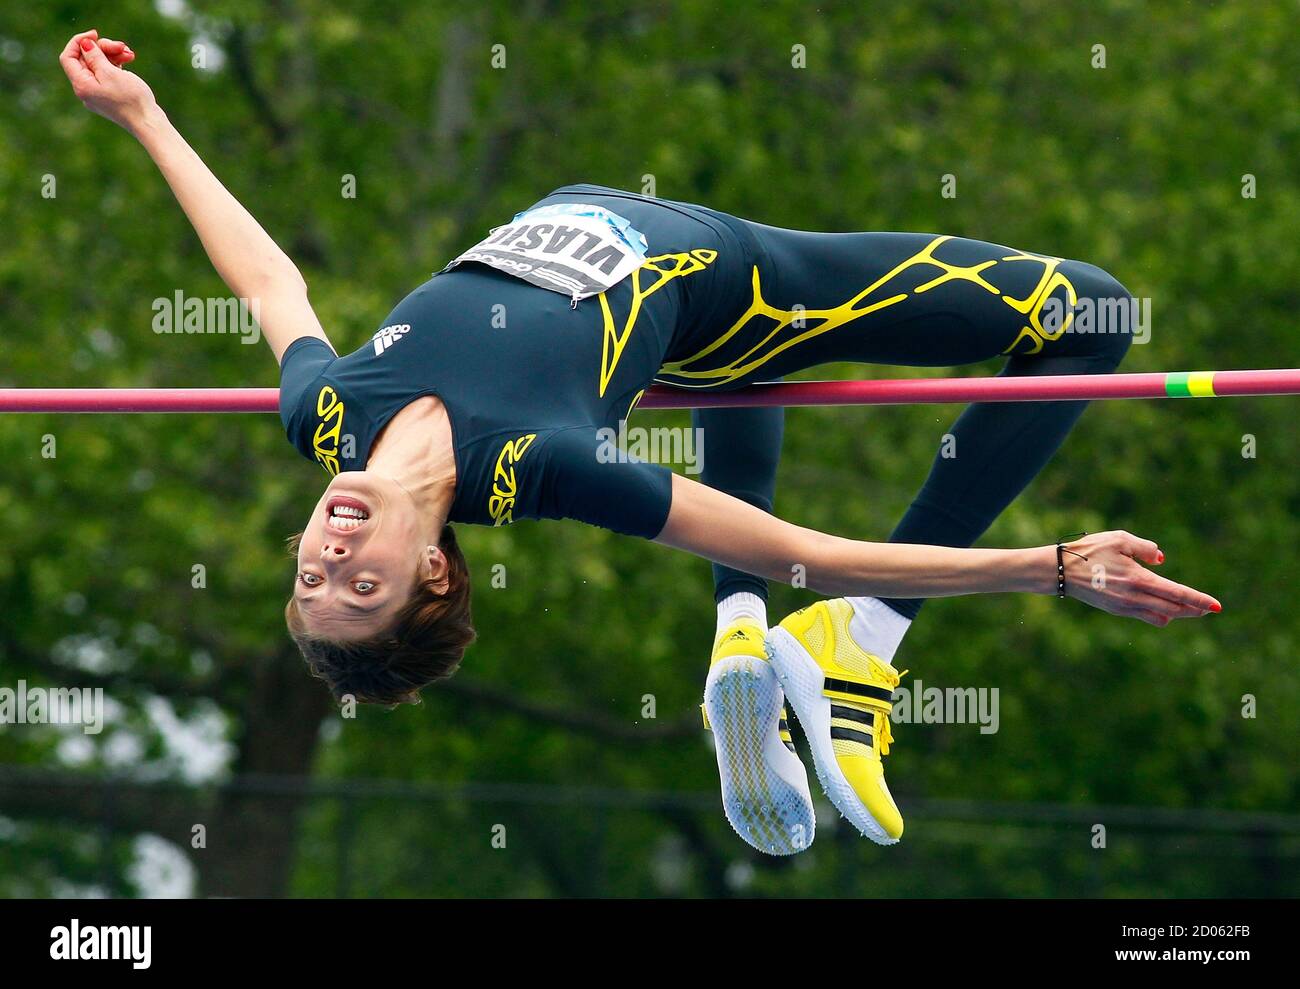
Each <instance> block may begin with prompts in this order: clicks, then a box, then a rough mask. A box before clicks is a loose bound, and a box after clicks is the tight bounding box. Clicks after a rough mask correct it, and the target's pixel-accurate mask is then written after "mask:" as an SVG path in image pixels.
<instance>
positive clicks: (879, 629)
mask: <svg viewBox="0 0 1300 989" xmlns="http://www.w3.org/2000/svg"><path fill="white" fill-rule="evenodd" d="M845 600H846V601H848V602H849V604H851V605H853V618H852V620H850V622H849V632H850V633H851V634H852V635H853V639H854V641H855V642H857V644H858V645H860V646H861V647H862V648H863V649H865V650H866V651H867V652H869V653H874V654H875V655H877V656H879V657H880V658H881V659H883V660H884V661H885V662H886V663H892V662H893V661H894V653H896V652H897V651H898V646H899V643H901V642H902V641H903V636H905V635H906V634H907V630H908V629H909V628H911V626H912V619H910V618H904V617H903V616H902V615H900V614H899V613H898V612H897V611H895V610H894V609H893V608H891V607H890V606H889V605H887V604H885V602H884V601H881V600H880V598H845Z"/></svg>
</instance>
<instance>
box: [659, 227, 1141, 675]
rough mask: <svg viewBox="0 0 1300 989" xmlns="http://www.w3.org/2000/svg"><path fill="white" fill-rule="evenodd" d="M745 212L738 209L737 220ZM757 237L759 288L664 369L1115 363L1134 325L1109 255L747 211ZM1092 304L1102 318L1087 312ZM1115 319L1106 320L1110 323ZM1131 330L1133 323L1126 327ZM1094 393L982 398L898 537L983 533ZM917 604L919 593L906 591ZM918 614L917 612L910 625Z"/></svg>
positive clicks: (752, 372)
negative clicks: (757, 217)
mask: <svg viewBox="0 0 1300 989" xmlns="http://www.w3.org/2000/svg"><path fill="white" fill-rule="evenodd" d="M733 222H734V221H733ZM739 222H740V223H741V224H743V227H744V229H745V230H747V231H748V232H749V233H750V234H751V236H752V238H753V243H754V264H753V271H752V275H753V281H754V285H753V294H752V303H751V305H750V307H749V309H748V311H746V312H745V313H744V314H742V315H741V316H740V317H739V318H738V319H737V320H736V321H735V322H734V323H733V325H732V326H731V327H729V328H728V329H727V330H726V331H724V332H723V333H722V334H720V335H719V336H717V337H716V338H715V339H714V340H713V341H711V342H710V344H709V345H708V346H707V347H704V348H700V349H699V350H698V351H697V352H696V353H695V354H693V355H690V356H688V357H686V358H685V359H684V360H678V361H675V362H674V363H672V364H669V365H668V366H666V367H665V369H664V372H663V374H662V377H663V380H666V381H670V382H673V383H677V384H683V385H687V386H697V387H698V386H714V387H716V386H718V385H722V386H731V385H735V384H743V383H746V382H748V381H752V380H756V379H759V378H771V377H775V376H777V375H782V374H786V373H789V372H791V371H794V370H801V369H804V368H807V367H811V366H813V365H816V364H821V363H828V362H833V361H862V362H869V363H878V364H899V365H912V366H939V365H954V364H965V363H971V362H974V361H981V360H986V359H989V358H991V357H995V356H997V355H999V354H1007V355H1014V356H1010V358H1009V360H1008V361H1007V364H1006V367H1005V368H1004V369H1003V371H1002V373H1003V374H1010V375H1032V374H1090V373H1106V372H1109V371H1113V370H1114V369H1115V368H1116V367H1117V366H1118V365H1119V363H1120V361H1121V360H1122V358H1123V356H1124V353H1125V352H1126V351H1127V349H1128V346H1129V343H1130V342H1131V339H1132V333H1131V330H1132V327H1131V326H1129V325H1128V324H1127V323H1124V324H1123V325H1120V326H1117V325H1114V322H1115V320H1111V321H1110V324H1109V325H1099V320H1098V318H1097V317H1098V314H1105V313H1111V314H1116V315H1125V314H1127V313H1128V311H1129V310H1128V308H1127V303H1128V302H1129V301H1130V298H1131V297H1130V296H1129V294H1128V292H1127V291H1126V290H1125V289H1124V287H1123V286H1122V285H1120V284H1119V283H1118V282H1117V281H1116V280H1115V279H1114V278H1112V277H1111V276H1110V275H1108V274H1107V273H1106V272H1104V271H1102V270H1101V269H1100V268H1097V267H1095V266H1093V265H1089V264H1084V263H1081V262H1077V261H1068V260H1062V259H1060V258H1055V257H1050V256H1045V255H1036V254H1028V253H1025V252H1022V251H1017V250H1013V249H1011V248H1007V247H1002V246H1000V245H996V244H988V243H984V242H981V241H972V240H964V239H961V238H952V237H937V236H934V235H931V234H901V233H849V234H826V233H811V232H807V231H796V230H783V229H780V228H776V227H768V226H764V225H762V224H755V223H750V222H748V221H739ZM1076 310H1078V311H1080V312H1083V311H1085V310H1086V311H1088V312H1090V314H1091V318H1090V319H1089V320H1088V324H1087V327H1086V328H1087V329H1088V330H1090V331H1091V332H1078V331H1079V330H1080V329H1083V328H1085V327H1084V324H1083V321H1082V320H1079V321H1078V322H1076V321H1075V311H1076ZM1099 330H1100V331H1104V332H1098V331H1099ZM1119 330H1122V331H1123V332H1116V331H1119ZM1085 406H1086V403H1084V402H1043V403H1029V404H1026V403H1004V404H981V405H974V406H971V407H970V408H968V409H967V410H966V411H965V412H963V413H962V415H961V416H960V417H959V418H958V419H957V422H956V424H955V425H954V426H953V427H952V429H951V430H950V433H951V436H952V439H951V440H949V441H948V442H947V443H946V444H945V445H944V446H943V447H942V448H941V451H940V454H939V455H938V456H936V458H935V462H934V466H933V468H932V470H931V472H930V476H929V479H928V480H927V481H926V483H925V485H924V487H923V488H922V490H921V492H920V493H919V494H918V495H917V497H916V500H915V501H914V502H913V504H912V506H911V508H909V510H908V512H907V513H906V515H905V516H904V517H903V519H902V521H900V523H899V524H898V526H897V528H896V529H895V530H894V533H893V534H892V536H891V539H892V540H894V541H896V542H914V543H931V544H939V545H951V546H968V545H970V544H971V543H973V542H974V541H975V540H976V539H978V538H979V536H980V535H981V534H982V533H983V532H984V531H985V529H987V528H988V526H989V525H990V524H991V523H992V521H993V519H994V518H996V517H997V515H998V514H999V513H1000V512H1001V511H1002V510H1003V509H1004V508H1005V507H1006V506H1007V505H1008V504H1010V502H1011V501H1012V500H1013V499H1014V498H1015V497H1016V496H1017V495H1018V494H1019V493H1020V492H1021V491H1022V490H1023V489H1024V487H1025V486H1026V485H1027V484H1028V483H1029V482H1030V481H1031V480H1032V479H1033V478H1034V476H1035V475H1036V474H1037V473H1038V472H1039V471H1040V470H1041V469H1042V467H1043V466H1044V465H1045V464H1046V463H1047V461H1048V460H1049V459H1050V458H1051V456H1052V454H1053V453H1054V452H1055V451H1056V450H1057V448H1058V447H1059V446H1060V444H1061V443H1062V442H1063V441H1064V439H1065V437H1066V435H1067V434H1068V433H1069V431H1070V429H1071V427H1072V426H1073V425H1074V423H1075V422H1076V421H1077V420H1078V418H1079V416H1080V415H1081V414H1082V412H1083V409H1084V407H1085ZM888 605H889V607H890V609H892V610H893V611H894V612H896V613H897V614H899V615H901V616H903V618H904V619H905V620H906V619H911V618H912V617H914V616H915V615H916V612H917V610H918V609H919V607H920V601H918V600H891V601H889V602H888ZM860 619H861V620H862V621H863V622H865V623H866V624H874V625H876V626H877V629H876V634H875V635H873V636H872V638H873V640H874V642H873V644H874V645H876V646H877V647H879V649H880V651H881V652H883V653H884V654H885V658H886V659H888V658H889V657H890V656H892V654H893V651H894V647H895V646H896V645H897V639H898V638H899V637H900V635H901V633H900V626H899V624H898V623H897V622H894V621H892V619H891V616H888V615H883V614H881V613H880V612H879V609H876V613H875V615H874V616H872V617H871V618H868V616H867V615H866V614H865V612H864V613H863V614H861V615H860ZM903 628H905V626H903Z"/></svg>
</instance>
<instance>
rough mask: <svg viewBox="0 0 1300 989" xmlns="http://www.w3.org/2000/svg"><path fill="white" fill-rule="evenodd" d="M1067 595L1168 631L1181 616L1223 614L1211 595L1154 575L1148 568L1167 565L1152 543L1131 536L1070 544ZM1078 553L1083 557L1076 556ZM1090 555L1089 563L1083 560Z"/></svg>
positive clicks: (1097, 536)
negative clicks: (1144, 564) (1167, 628)
mask: <svg viewBox="0 0 1300 989" xmlns="http://www.w3.org/2000/svg"><path fill="white" fill-rule="evenodd" d="M1065 548H1066V550H1067V551H1069V552H1066V553H1065V555H1064V560H1065V579H1066V594H1067V595H1068V596H1069V597H1075V598H1078V599H1079V600H1081V601H1084V602H1086V603H1087V604H1090V605H1092V606H1093V607H1094V608H1100V609H1101V610H1102V611H1105V612H1109V613H1110V614H1112V615H1124V616H1127V617H1130V618H1140V619H1141V620H1142V621H1144V622H1146V623H1147V624H1148V625H1155V626H1157V627H1159V628H1163V627H1164V626H1166V625H1168V624H1169V623H1170V622H1171V621H1173V620H1174V619H1175V618H1200V617H1201V616H1202V615H1208V614H1210V613H1211V612H1219V611H1222V610H1223V606H1222V605H1220V604H1219V602H1218V601H1216V600H1215V599H1214V598H1212V597H1210V595H1208V594H1205V593H1202V592H1201V591H1198V590H1196V589H1195V588H1193V587H1188V586H1186V585H1185V584H1179V583H1177V582H1175V581H1172V580H1169V579H1168V578H1166V577H1162V576H1161V575H1160V574H1158V573H1153V572H1152V571H1150V570H1148V569H1147V568H1146V567H1144V566H1143V565H1142V564H1143V563H1147V564H1152V565H1155V566H1158V565H1160V564H1161V563H1164V561H1165V554H1164V553H1163V552H1161V550H1160V547H1159V546H1157V545H1156V544H1155V543H1153V542H1152V541H1151V540H1150V539H1142V538H1140V537H1138V536H1135V535H1133V534H1132V533H1131V532H1124V531H1123V530H1114V531H1111V532H1095V533H1091V534H1089V535H1087V536H1084V537H1082V538H1081V539H1077V540H1075V541H1074V542H1070V543H1066V544H1065ZM1075 554H1078V555H1075ZM1081 557H1086V559H1081Z"/></svg>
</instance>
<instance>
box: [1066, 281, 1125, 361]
mask: <svg viewBox="0 0 1300 989" xmlns="http://www.w3.org/2000/svg"><path fill="white" fill-rule="evenodd" d="M1063 268H1068V270H1065V271H1064V272H1063V273H1064V274H1065V275H1066V277H1067V278H1069V280H1070V284H1071V285H1072V286H1073V288H1074V292H1075V295H1076V297H1077V302H1076V304H1075V307H1074V318H1073V320H1072V324H1071V327H1070V329H1071V331H1072V333H1073V334H1075V335H1076V336H1077V337H1079V338H1081V340H1082V342H1083V343H1084V347H1083V349H1085V350H1086V351H1087V352H1088V355H1089V356H1091V357H1093V358H1095V359H1097V360H1098V361H1099V362H1101V363H1102V364H1103V365H1108V366H1109V367H1108V368H1107V369H1109V370H1113V369H1114V368H1116V367H1118V366H1119V363H1120V361H1122V360H1123V359H1124V355H1125V354H1127V353H1128V349H1129V347H1131V346H1132V345H1133V341H1134V340H1135V339H1137V338H1139V337H1140V336H1141V335H1142V334H1143V333H1144V332H1145V329H1144V326H1143V322H1142V320H1141V318H1140V316H1141V310H1140V309H1139V306H1138V304H1137V300H1136V299H1135V298H1134V297H1133V293H1131V292H1130V291H1129V290H1128V289H1127V288H1125V287H1124V286H1123V284H1121V283H1120V281H1119V279H1117V278H1116V277H1115V276H1114V275H1112V274H1111V273H1110V272H1108V271H1106V270H1105V269H1104V268H1099V267H1097V266H1096V265H1094V264H1088V263H1086V262H1083V261H1070V262H1066V265H1065V266H1063Z"/></svg>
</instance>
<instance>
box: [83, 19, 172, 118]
mask: <svg viewBox="0 0 1300 989" xmlns="http://www.w3.org/2000/svg"><path fill="white" fill-rule="evenodd" d="M134 59H135V52H133V51H131V49H130V47H129V46H128V45H127V44H126V43H125V42H121V41H113V40H111V39H108V38H100V37H99V32H97V31H93V30H91V31H82V32H81V33H80V34H74V35H73V36H72V38H71V40H69V41H68V43H67V44H66V45H65V46H64V48H63V52H62V53H61V54H60V55H59V64H60V65H62V66H63V72H64V74H65V75H66V76H67V77H68V81H69V82H71V83H72V92H73V93H74V94H75V95H76V97H77V99H79V100H81V102H82V103H84V104H85V105H86V106H87V108H89V109H90V110H93V111H94V112H95V113H98V114H99V115H100V116H101V117H107V118H108V119H109V120H111V121H113V122H114V123H115V124H119V125H120V126H122V127H125V128H126V129H127V130H131V129H132V128H133V127H134V126H135V125H136V124H138V123H140V122H141V121H142V120H143V119H144V118H145V115H146V114H147V113H148V111H149V110H151V109H152V108H154V107H156V106H157V105H158V104H157V102H156V101H155V100H154V95H153V91H152V90H151V89H150V88H149V85H148V84H147V83H146V82H145V81H144V80H143V79H141V78H140V77H139V76H137V75H135V74H134V73H131V72H126V71H124V70H123V69H122V68H121V67H122V66H124V65H126V64H127V63H129V62H131V61H133V60H134Z"/></svg>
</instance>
